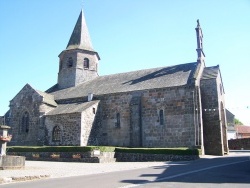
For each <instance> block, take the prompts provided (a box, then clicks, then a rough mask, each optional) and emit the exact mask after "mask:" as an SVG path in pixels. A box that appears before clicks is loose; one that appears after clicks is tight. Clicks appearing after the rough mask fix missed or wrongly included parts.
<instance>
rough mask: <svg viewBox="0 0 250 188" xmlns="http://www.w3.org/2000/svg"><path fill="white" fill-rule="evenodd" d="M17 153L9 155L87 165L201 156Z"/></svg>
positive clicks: (117, 153) (186, 158)
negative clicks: (53, 156)
mask: <svg viewBox="0 0 250 188" xmlns="http://www.w3.org/2000/svg"><path fill="white" fill-rule="evenodd" d="M35 154H36V155H34V153H32V152H17V153H11V152H9V153H8V155H9V156H10V155H21V156H25V157H26V159H27V160H38V161H60V162H85V163H107V162H143V161H144V162H147V161H189V160H195V159H199V155H169V154H142V153H120V152H100V154H98V155H95V154H94V152H93V151H92V152H78V153H77V154H79V155H80V156H81V157H80V158H73V155H74V154H76V153H75V152H56V153H54V154H55V155H59V156H60V157H55V158H52V157H51V155H52V154H53V153H52V152H40V153H35Z"/></svg>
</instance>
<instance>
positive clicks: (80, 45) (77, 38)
mask: <svg viewBox="0 0 250 188" xmlns="http://www.w3.org/2000/svg"><path fill="white" fill-rule="evenodd" d="M71 49H82V50H88V51H94V50H93V47H92V44H91V39H90V36H89V31H88V27H87V24H86V21H85V17H84V13H83V10H82V11H81V13H80V15H79V17H78V19H77V22H76V25H75V28H74V30H73V32H72V34H71V37H70V39H69V42H68V45H67V48H66V50H71Z"/></svg>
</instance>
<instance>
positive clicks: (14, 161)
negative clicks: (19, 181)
mask: <svg viewBox="0 0 250 188" xmlns="http://www.w3.org/2000/svg"><path fill="white" fill-rule="evenodd" d="M24 167H25V157H23V156H12V155H4V156H0V170H10V169H22V168H24Z"/></svg>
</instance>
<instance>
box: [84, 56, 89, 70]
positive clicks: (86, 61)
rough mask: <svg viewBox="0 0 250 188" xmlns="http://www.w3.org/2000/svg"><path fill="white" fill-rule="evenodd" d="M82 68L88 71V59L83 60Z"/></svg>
mask: <svg viewBox="0 0 250 188" xmlns="http://www.w3.org/2000/svg"><path fill="white" fill-rule="evenodd" d="M83 68H84V69H89V59H88V58H84V60H83Z"/></svg>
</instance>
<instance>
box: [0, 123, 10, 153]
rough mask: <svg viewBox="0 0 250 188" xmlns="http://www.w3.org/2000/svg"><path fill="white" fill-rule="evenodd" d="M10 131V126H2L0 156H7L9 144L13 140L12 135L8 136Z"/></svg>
mask: <svg viewBox="0 0 250 188" xmlns="http://www.w3.org/2000/svg"><path fill="white" fill-rule="evenodd" d="M8 129H10V127H9V126H7V125H0V147H1V152H0V156H5V155H6V146H7V142H9V141H10V140H11V138H12V135H8ZM1 132H2V135H1Z"/></svg>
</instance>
